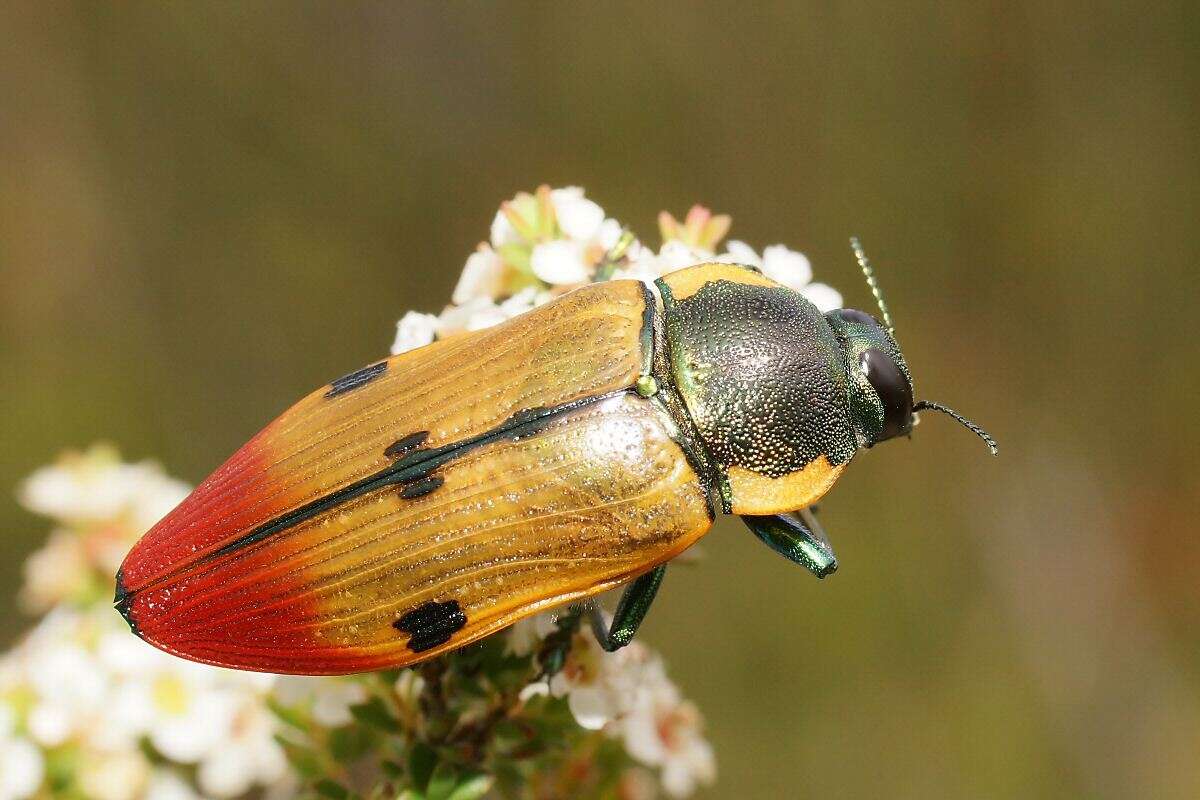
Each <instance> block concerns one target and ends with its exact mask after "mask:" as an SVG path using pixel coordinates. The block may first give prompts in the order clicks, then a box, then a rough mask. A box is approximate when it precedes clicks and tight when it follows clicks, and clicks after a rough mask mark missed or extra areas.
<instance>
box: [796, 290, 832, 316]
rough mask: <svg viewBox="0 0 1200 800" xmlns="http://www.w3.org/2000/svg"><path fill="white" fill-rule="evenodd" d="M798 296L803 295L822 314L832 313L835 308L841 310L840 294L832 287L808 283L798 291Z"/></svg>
mask: <svg viewBox="0 0 1200 800" xmlns="http://www.w3.org/2000/svg"><path fill="white" fill-rule="evenodd" d="M800 294H802V295H804V296H805V297H806V298H807V299H808V301H809V302H810V303H812V304H813V305H814V306H816V307H817V310H818V311H820V312H821V313H822V314H824V313H826V312H829V311H833V310H834V309H835V308H842V295H841V292H839V291H838V290H837V289H834V288H833V287H832V286H826V285H825V284H823V283H810V284H809V285H808V286H805V287H804V288H803V289H801V290H800Z"/></svg>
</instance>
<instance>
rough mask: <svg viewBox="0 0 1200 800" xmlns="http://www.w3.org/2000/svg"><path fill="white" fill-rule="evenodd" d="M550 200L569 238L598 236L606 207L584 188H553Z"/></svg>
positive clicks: (559, 225)
mask: <svg viewBox="0 0 1200 800" xmlns="http://www.w3.org/2000/svg"><path fill="white" fill-rule="evenodd" d="M550 202H551V203H552V204H553V205H554V215H555V217H557V219H558V227H559V228H561V229H562V232H563V234H565V235H566V237H567V238H568V239H578V240H580V241H589V240H591V239H592V238H593V237H594V236H596V234H597V233H598V232H599V230H600V225H601V223H603V222H604V209H603V208H601V207H600V206H598V205H597V204H596V203H594V202H592V201H591V200H588V199H587V198H586V197H584V196H583V189H580V188H579V187H578V186H568V187H566V188H563V189H555V190H553V191H552V192H550ZM619 231H620V228H619V227H618V233H619ZM456 302H457V301H456Z"/></svg>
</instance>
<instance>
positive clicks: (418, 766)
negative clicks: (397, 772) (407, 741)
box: [408, 742, 437, 792]
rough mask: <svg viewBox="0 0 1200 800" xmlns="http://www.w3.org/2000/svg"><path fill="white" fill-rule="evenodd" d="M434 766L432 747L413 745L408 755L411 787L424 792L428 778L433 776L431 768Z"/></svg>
mask: <svg viewBox="0 0 1200 800" xmlns="http://www.w3.org/2000/svg"><path fill="white" fill-rule="evenodd" d="M436 766H437V753H435V752H434V751H433V748H432V747H430V746H429V745H427V744H425V743H424V742H418V743H417V744H415V745H413V748H412V750H411V751H410V752H409V754H408V777H409V779H410V780H411V781H412V783H413V786H415V787H417V788H418V789H420V790H421V791H422V792H424V791H425V787H427V786H428V785H429V776H430V775H432V774H433V768H434V767H436Z"/></svg>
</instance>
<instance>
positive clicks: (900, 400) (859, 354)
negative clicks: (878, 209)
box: [825, 238, 996, 455]
mask: <svg viewBox="0 0 1200 800" xmlns="http://www.w3.org/2000/svg"><path fill="white" fill-rule="evenodd" d="M850 246H851V247H852V248H853V250H854V255H855V257H856V258H857V259H858V264H859V266H860V267H862V271H863V276H864V277H866V279H867V286H869V287H870V289H871V293H872V294H873V295H874V296H875V303H876V304H877V305H878V306H879V315H880V316H881V317H882V318H883V322H882V323H881V322H880V321H879V320H878V319H876V318H875V317H873V316H871V315H870V314H867V313H865V312H862V311H858V310H856V309H853V308H839V309H837V310H836V311H830V312H829V313H828V314H826V315H825V319H826V321H827V322H828V323H829V326H830V327H831V328H832V329H833V331H834V333H836V334H837V337H838V341H839V342H840V344H841V348H842V359H843V362H844V364H845V370H846V378H847V381H846V383H847V393H848V395H849V401H850V421H851V425H852V426H853V428H854V435H855V437H856V438H857V439H858V443H859V446H860V447H873V446H875V445H876V444H878V443H879V442H883V441H886V440H888V439H894V438H895V437H897V436H907V435H909V434H910V433H912V429H913V425H915V424H916V423H917V416H916V412H918V411H921V410H922V409H929V410H931V411H939V412H941V413H943V414H946V415H948V416H951V417H953V418H954V419H955V420H957V421H958V422H959V423H961V424H962V425H963V426H964V427H965V428H967V429H968V430H970V431H971V432H972V433H974V434H975V435H976V436H978V437H979V438H981V439H983V441H984V442H985V443H986V444H987V446H988V449H989V450H991V451H992V455H995V454H996V441H995V440H994V439H993V438H992V437H991V436H989V435H988V433H987V431H985V430H984V429H983V428H980V427H979V426H978V425H976V424H975V423H974V422H971V421H970V420H969V419H967V418H966V417H964V416H962V415H961V414H959V413H958V412H957V411H955V410H954V409H952V408H949V407H947V406H944V405H942V404H941V403H935V402H933V401H930V400H922V401H920V402H917V403H914V402H913V386H912V375H911V374H910V373H909V371H908V364H907V363H906V362H905V361H904V354H903V353H901V352H900V346H899V345H898V344H896V336H895V327H894V326H893V325H892V317H891V314H889V313H888V308H887V303H885V302H884V300H883V292H881V291H880V289H879V284H878V282H876V280H875V272H874V271H873V270H872V269H871V262H870V261H868V260H867V255H866V253H864V252H863V248H862V245H861V244H860V243H859V241H858V239H857V238H852V239H851V240H850Z"/></svg>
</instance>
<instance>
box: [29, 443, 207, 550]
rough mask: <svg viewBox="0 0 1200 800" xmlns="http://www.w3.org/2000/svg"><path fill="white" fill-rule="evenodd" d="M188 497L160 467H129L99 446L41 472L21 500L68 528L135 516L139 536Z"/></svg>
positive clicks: (181, 487)
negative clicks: (67, 525)
mask: <svg viewBox="0 0 1200 800" xmlns="http://www.w3.org/2000/svg"><path fill="white" fill-rule="evenodd" d="M187 491H188V490H187V487H186V486H185V485H184V484H182V483H180V482H179V481H175V480H173V479H171V478H168V477H167V476H165V475H164V474H163V473H162V470H161V468H159V467H158V465H156V464H152V463H142V464H125V463H122V462H121V461H120V460H119V457H118V455H117V453H116V450H114V449H113V448H111V447H107V446H104V445H97V446H95V447H92V448H91V449H90V450H88V451H87V452H86V453H74V454H68V455H67V456H65V457H64V458H63V459H61V460H60V461H59V463H57V464H55V465H53V466H49V467H43V468H41V469H39V470H37V471H36V472H34V473H33V475H31V476H29V478H28V479H27V480H26V481H25V483H24V484H23V485H22V486H21V488H20V492H19V494H20V498H21V502H22V503H23V504H24V505H25V507H26V508H28V509H29V510H30V511H33V512H35V513H38V514H44V515H45V516H48V517H54V518H55V519H59V520H63V521H66V522H73V523H96V522H107V523H113V522H119V521H120V520H122V519H123V518H125V517H126V516H129V515H132V517H133V519H132V520H131V522H132V523H133V524H134V525H135V526H136V527H137V528H138V529H137V530H135V531H134V535H137V534H141V533H142V532H144V531H145V530H146V529H147V528H149V527H150V526H151V525H153V524H154V523H155V522H157V521H158V520H159V519H160V518H161V517H162V515H163V514H164V513H166V511H169V510H170V508H171V507H173V506H174V505H175V504H176V503H178V502H179V500H181V499H182V498H183V496H186V494H187ZM164 506H165V507H164Z"/></svg>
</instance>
